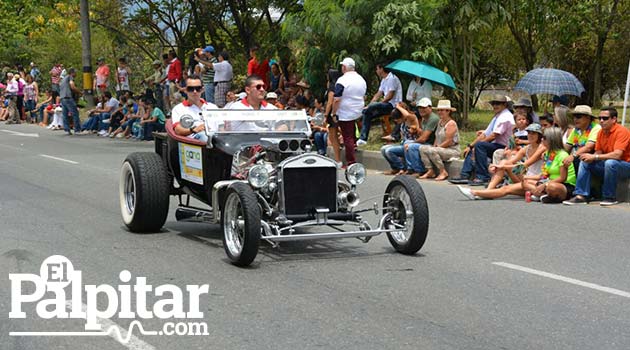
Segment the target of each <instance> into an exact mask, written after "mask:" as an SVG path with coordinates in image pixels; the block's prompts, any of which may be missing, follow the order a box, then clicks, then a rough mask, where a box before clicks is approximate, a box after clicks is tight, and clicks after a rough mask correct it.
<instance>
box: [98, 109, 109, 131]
mask: <svg viewBox="0 0 630 350" xmlns="http://www.w3.org/2000/svg"><path fill="white" fill-rule="evenodd" d="M110 118H111V114H109V113H101V114H100V115H99V117H98V130H99V131H102V130H105V131H107V129H109V125H110V122H111V120H110Z"/></svg>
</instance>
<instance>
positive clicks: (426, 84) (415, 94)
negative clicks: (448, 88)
mask: <svg viewBox="0 0 630 350" xmlns="http://www.w3.org/2000/svg"><path fill="white" fill-rule="evenodd" d="M432 91H433V84H431V82H430V81H428V80H426V79H424V78H420V77H414V78H413V80H412V81H411V82H410V83H409V88H407V95H406V96H405V97H406V99H407V102H409V105H411V106H415V105H416V102H418V101H420V99H422V98H425V97H426V98H428V99H431V92H432Z"/></svg>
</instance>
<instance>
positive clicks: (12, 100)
mask: <svg viewBox="0 0 630 350" xmlns="http://www.w3.org/2000/svg"><path fill="white" fill-rule="evenodd" d="M16 78H18V79H19V75H18V76H17V77H15V76H14V75H13V73H10V72H9V73H7V87H6V95H7V98H8V100H9V103H8V105H7V110H8V118H7V119H8V120H7V124H20V123H21V121H20V113H19V112H18V110H17V93H18V80H16Z"/></svg>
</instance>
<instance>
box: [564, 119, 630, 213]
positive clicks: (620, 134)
mask: <svg viewBox="0 0 630 350" xmlns="http://www.w3.org/2000/svg"><path fill="white" fill-rule="evenodd" d="M599 123H600V125H601V127H602V129H601V131H600V132H599V135H598V136H597V143H596V144H595V154H589V153H585V154H582V155H581V156H580V160H581V162H580V169H579V170H578V178H577V184H576V187H575V191H574V192H573V194H574V195H575V196H574V197H573V198H571V199H570V200H567V201H564V202H563V203H564V204H567V205H574V204H582V203H586V202H587V201H588V199H589V195H590V190H591V177H592V176H593V175H595V176H598V177H600V178H603V179H604V183H603V184H602V196H603V200H602V201H601V202H600V203H599V205H601V206H610V205H615V204H617V203H618V202H617V181H620V180H621V179H626V178H629V177H630V131H628V129H626V128H625V127H623V126H622V125H620V124H617V110H616V109H615V108H612V107H606V108H602V110H601V111H600V112H599Z"/></svg>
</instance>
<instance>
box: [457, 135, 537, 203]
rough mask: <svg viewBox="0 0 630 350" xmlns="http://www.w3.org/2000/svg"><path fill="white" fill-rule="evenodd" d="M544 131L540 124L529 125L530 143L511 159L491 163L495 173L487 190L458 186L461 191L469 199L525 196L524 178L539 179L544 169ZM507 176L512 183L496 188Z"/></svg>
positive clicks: (491, 169)
mask: <svg viewBox="0 0 630 350" xmlns="http://www.w3.org/2000/svg"><path fill="white" fill-rule="evenodd" d="M542 133H543V131H542V128H541V127H540V125H539V124H536V123H533V124H531V125H530V126H528V127H527V136H528V137H529V139H530V143H529V144H528V145H527V146H525V147H523V148H521V149H520V150H519V151H518V152H517V153H516V154H514V155H513V157H511V158H510V159H507V160H504V161H502V162H501V163H500V164H498V165H494V164H493V165H490V172H492V173H494V175H493V177H492V180H490V183H489V184H488V187H487V188H486V189H485V190H473V189H469V188H465V187H462V186H457V188H458V189H459V192H461V194H463V195H464V196H465V197H466V198H468V199H496V198H501V197H505V196H508V195H515V196H524V195H525V190H524V189H523V186H522V185H521V182H522V181H523V178H526V179H537V178H539V177H540V174H541V171H542V170H541V169H542V159H541V155H542V153H543V152H544V151H545V148H544V147H543V146H541V142H542V136H543V135H542ZM505 176H508V178H509V179H510V181H511V182H512V183H511V184H506V185H504V186H501V187H500V188H496V187H497V185H498V184H499V183H501V182H503V181H504V177H505Z"/></svg>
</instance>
